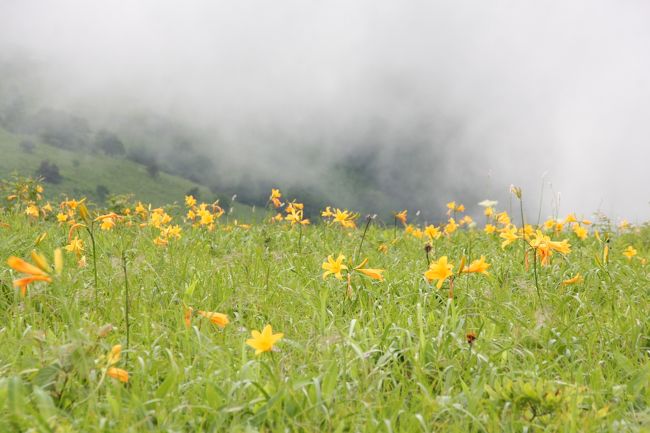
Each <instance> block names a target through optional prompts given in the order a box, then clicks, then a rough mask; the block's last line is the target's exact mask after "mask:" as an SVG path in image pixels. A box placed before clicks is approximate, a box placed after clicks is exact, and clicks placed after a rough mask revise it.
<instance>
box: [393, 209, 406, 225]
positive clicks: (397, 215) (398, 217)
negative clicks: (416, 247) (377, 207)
mask: <svg viewBox="0 0 650 433" xmlns="http://www.w3.org/2000/svg"><path fill="white" fill-rule="evenodd" d="M407 214H408V210H406V209H404V210H403V211H401V212H396V213H395V220H397V221H399V222H401V223H402V224H403V225H406V216H407Z"/></svg>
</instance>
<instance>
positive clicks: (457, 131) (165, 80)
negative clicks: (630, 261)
mask: <svg viewBox="0 0 650 433" xmlns="http://www.w3.org/2000/svg"><path fill="white" fill-rule="evenodd" d="M648 23H650V2H647V1H644V0H639V1H631V0H619V1H613V0H612V1H597V0H574V1H570V2H567V1H521V0H516V1H515V0H513V1H463V0H450V1H430V0H429V1H379V0H368V1H351V0H345V1H327V2H325V1H310V0H294V1H275V2H269V1H246V0H238V1H228V2H226V1H207V0H206V1H187V0H185V1H161V0H148V1H113V2H110V1H104V2H89V1H82V0H79V1H68V0H60V1H56V2H52V1H45V0H43V1H34V0H0V64H1V65H2V67H1V68H0V81H1V80H4V82H5V87H4V98H5V101H3V102H4V103H5V104H7V103H9V102H11V101H10V100H11V98H17V97H18V96H16V95H19V96H20V98H22V99H21V101H23V100H24V101H28V102H29V104H30V106H33V107H49V108H52V109H58V110H65V111H66V112H70V113H74V114H76V115H79V116H82V117H83V118H85V119H88V121H89V122H90V124H91V125H92V127H93V128H104V127H105V128H110V129H111V130H114V131H117V133H118V134H120V136H122V137H125V138H126V140H127V141H128V142H130V143H140V142H142V143H146V144H147V145H148V146H154V147H155V146H160V155H161V159H162V161H163V163H164V161H165V160H166V159H170V158H174V152H176V153H177V154H179V155H180V154H182V153H183V146H190V147H192V149H195V150H197V149H198V150H197V152H198V153H199V154H207V155H210V157H211V158H212V163H211V164H213V165H212V166H206V167H205V168H204V171H202V172H201V173H209V176H211V178H210V180H209V182H208V183H213V184H215V183H216V184H219V185H222V186H223V188H224V191H228V192H239V190H243V189H246V188H248V189H249V190H248V193H246V194H245V195H246V196H247V197H248V198H249V199H250V200H251V201H255V200H260V197H265V196H266V195H268V189H269V188H270V187H271V186H276V185H277V186H281V187H283V188H289V189H290V190H291V191H292V192H296V193H303V194H305V195H309V194H313V195H314V196H315V197H317V199H315V202H327V201H331V202H333V203H334V204H338V205H342V206H350V207H352V208H355V209H363V210H365V211H382V212H385V211H386V210H387V209H397V208H401V207H405V206H408V207H409V208H410V209H412V210H413V211H414V210H416V209H422V210H423V211H425V212H428V213H430V214H431V215H437V214H436V212H435V211H441V210H442V209H441V207H442V206H444V203H445V202H446V201H448V200H451V199H456V200H461V201H464V202H465V204H466V205H469V206H473V205H475V203H476V202H477V201H480V200H482V199H484V198H492V199H498V200H500V201H501V204H500V207H505V208H507V206H508V193H507V192H508V187H509V185H510V184H511V183H512V184H516V185H521V186H522V187H523V188H524V194H525V196H526V200H527V206H528V207H529V209H530V213H531V214H535V215H536V214H537V201H538V199H539V191H540V188H541V186H542V176H543V174H544V173H547V174H546V175H545V177H544V182H545V183H546V186H545V192H544V209H543V216H547V215H549V214H551V213H552V211H553V206H554V205H553V202H554V201H555V202H556V201H557V194H558V193H561V204H560V213H561V214H562V215H564V214H566V213H567V212H569V211H573V210H576V211H578V212H580V213H583V214H585V215H590V214H591V212H593V211H596V210H598V209H600V210H603V211H604V212H606V213H608V214H609V215H612V216H614V217H618V216H622V217H626V218H628V219H630V220H636V221H639V220H645V219H650V204H649V202H650V192H648V185H649V184H650V170H648V169H647V165H648V161H649V158H648V156H649V154H650V151H649V149H650V25H648ZM7 83H11V85H8V84H7ZM0 85H1V83H0ZM170 137H171V138H170ZM179 143H180V144H179ZM179 146H180V147H179ZM163 149H164V150H163ZM174 149H176V150H174ZM201 159H203V158H196V160H195V162H196V164H199V165H200V164H201V163H203V164H205V163H206V162H205V161H201ZM186 166H187V170H189V171H191V170H192V163H191V162H187V163H186ZM197 173H198V171H197ZM201 177H208V174H201ZM553 197H555V198H554V199H553V201H552V198H553ZM298 198H300V196H298ZM439 213H441V212H438V214H439ZM432 218H433V217H432Z"/></svg>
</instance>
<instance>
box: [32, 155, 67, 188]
mask: <svg viewBox="0 0 650 433" xmlns="http://www.w3.org/2000/svg"><path fill="white" fill-rule="evenodd" d="M36 175H37V176H39V177H42V178H43V180H44V181H45V182H49V183H59V182H61V179H63V178H62V177H61V174H60V173H59V167H58V166H57V165H56V164H54V163H51V162H50V161H48V160H43V161H41V165H40V166H39V167H38V169H37V170H36Z"/></svg>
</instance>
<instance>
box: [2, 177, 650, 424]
mask: <svg viewBox="0 0 650 433" xmlns="http://www.w3.org/2000/svg"><path fill="white" fill-rule="evenodd" d="M2 188H3V190H2V197H1V198H0V200H1V203H2V204H1V207H2V211H1V212H0V240H1V242H0V256H1V257H2V266H1V267H0V316H1V317H2V320H1V322H0V347H2V350H1V351H0V432H23V431H30V432H57V433H59V432H61V433H63V432H141V431H143V432H147V431H152V432H153V431H161V432H162V431H164V432H198V431H206V432H223V431H231V432H257V431H259V432H275V431H278V432H285V431H286V432H330V431H331V432H402V431H403V432H433V431H450V432H483V431H489V432H521V431H528V432H538V431H563V432H582V431H598V432H600V431H619V432H627V431H630V432H642V431H648V429H650V320H649V318H648V316H649V313H650V284H649V280H650V267H648V264H647V258H648V257H649V252H650V227H648V226H631V225H629V224H627V223H623V224H614V223H613V222H611V221H609V220H607V219H606V218H605V217H602V216H601V217H599V218H596V219H594V220H592V221H590V220H587V219H585V218H584V217H582V216H577V215H575V214H569V215H562V216H559V215H556V216H554V217H553V218H549V219H547V220H546V221H543V220H542V221H540V222H539V223H537V221H534V222H533V221H528V220H525V218H526V216H525V215H526V214H525V212H524V210H525V204H526V203H525V192H524V193H522V191H521V190H519V189H517V188H513V189H512V194H513V204H516V206H513V210H512V211H511V212H510V213H508V212H505V211H504V209H503V208H502V207H500V206H499V204H498V203H495V202H489V201H485V202H482V203H481V206H479V205H472V206H469V204H466V205H467V208H466V206H464V205H462V204H460V203H456V202H450V203H449V204H448V205H447V209H441V214H444V213H445V212H446V215H447V216H446V218H445V219H444V220H441V221H436V222H435V223H432V222H426V221H424V220H423V219H422V218H419V217H416V216H414V215H412V214H413V211H411V213H409V212H408V211H406V210H403V211H402V210H399V211H398V210H396V212H395V213H394V214H393V215H390V216H380V217H377V218H374V217H373V216H368V217H366V216H364V215H358V214H356V213H354V212H353V211H348V210H341V209H336V208H334V207H331V208H326V209H323V210H320V211H319V214H320V217H319V220H318V221H314V219H313V218H312V220H311V221H310V220H308V219H307V218H306V216H305V209H304V207H303V206H302V204H301V203H300V202H299V201H296V200H299V197H297V198H296V200H293V198H292V197H284V196H283V194H282V193H281V192H280V191H279V190H273V191H272V192H271V194H270V196H269V203H268V209H267V212H268V215H267V217H266V218H264V221H261V222H257V223H254V224H244V223H241V222H238V221H236V220H234V218H232V217H230V216H229V215H228V213H227V212H224V210H223V209H222V208H221V207H220V206H219V204H218V203H198V202H197V200H196V199H195V198H194V197H191V196H187V197H179V200H180V203H179V204H177V205H172V206H168V207H162V208H157V207H153V206H150V205H148V204H147V203H141V202H134V203H126V202H124V203H117V204H115V206H114V207H113V208H111V209H102V208H99V207H97V206H94V205H93V204H92V203H89V202H88V201H87V200H83V198H66V199H63V200H62V201H60V202H57V203H54V202H47V201H46V200H45V199H44V198H43V196H42V195H43V189H42V187H41V186H40V185H39V184H38V183H37V182H35V181H31V180H22V181H14V182H9V181H7V182H4V183H3V186H2ZM520 205H521V207H522V209H520ZM470 215H472V216H473V218H472V217H471V216H470ZM381 217H383V220H381ZM522 218H523V219H524V221H523V222H522Z"/></svg>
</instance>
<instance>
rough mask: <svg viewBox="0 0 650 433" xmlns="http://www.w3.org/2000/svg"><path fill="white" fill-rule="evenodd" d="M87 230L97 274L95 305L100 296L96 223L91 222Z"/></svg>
mask: <svg viewBox="0 0 650 433" xmlns="http://www.w3.org/2000/svg"><path fill="white" fill-rule="evenodd" d="M86 230H87V231H88V234H89V235H90V244H91V245H92V247H93V272H94V274H95V305H97V297H98V294H97V292H98V290H99V288H98V285H97V250H96V248H95V233H94V232H95V223H94V222H93V223H91V224H90V228H88V227H86Z"/></svg>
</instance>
